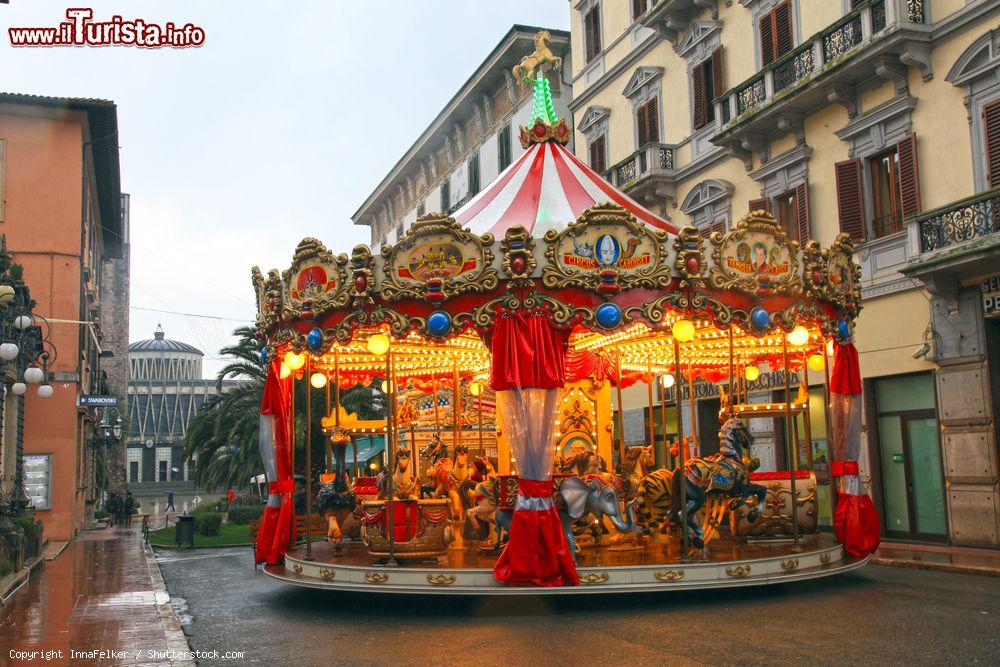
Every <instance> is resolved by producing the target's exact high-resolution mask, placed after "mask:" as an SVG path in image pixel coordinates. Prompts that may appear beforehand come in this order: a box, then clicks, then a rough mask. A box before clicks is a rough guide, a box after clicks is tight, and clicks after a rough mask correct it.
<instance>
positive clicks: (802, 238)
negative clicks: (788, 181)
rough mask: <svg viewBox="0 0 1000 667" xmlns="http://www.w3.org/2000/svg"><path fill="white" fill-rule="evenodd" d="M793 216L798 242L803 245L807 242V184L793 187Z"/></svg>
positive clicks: (808, 230) (808, 232)
mask: <svg viewBox="0 0 1000 667" xmlns="http://www.w3.org/2000/svg"><path fill="white" fill-rule="evenodd" d="M795 215H796V218H797V220H796V223H797V225H798V230H797V231H798V235H799V238H798V241H799V243H805V242H806V241H808V240H809V234H810V232H811V230H810V229H809V184H808V183H799V184H798V185H796V186H795Z"/></svg>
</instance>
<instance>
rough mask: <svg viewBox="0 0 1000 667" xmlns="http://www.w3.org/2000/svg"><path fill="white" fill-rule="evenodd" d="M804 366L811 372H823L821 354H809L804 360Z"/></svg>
mask: <svg viewBox="0 0 1000 667" xmlns="http://www.w3.org/2000/svg"><path fill="white" fill-rule="evenodd" d="M806 365H807V366H809V370H811V371H821V370H823V355H822V354H810V355H809V358H808V359H806Z"/></svg>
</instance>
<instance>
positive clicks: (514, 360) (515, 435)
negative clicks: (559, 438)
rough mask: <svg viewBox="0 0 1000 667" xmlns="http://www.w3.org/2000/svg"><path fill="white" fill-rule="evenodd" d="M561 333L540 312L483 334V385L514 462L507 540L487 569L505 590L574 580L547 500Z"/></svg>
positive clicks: (563, 343) (508, 316)
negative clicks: (486, 375)
mask: <svg viewBox="0 0 1000 667" xmlns="http://www.w3.org/2000/svg"><path fill="white" fill-rule="evenodd" d="M568 340H569V333H568V332H567V331H560V330H556V329H554V328H553V327H552V326H551V324H550V323H549V321H548V319H547V318H546V317H545V315H544V314H542V313H538V312H524V311H514V312H510V313H504V314H502V315H500V316H499V317H498V318H497V320H496V324H495V327H494V329H493V332H492V336H491V337H490V341H489V344H490V348H491V352H492V353H493V366H492V375H491V386H492V388H493V390H494V391H496V392H497V394H496V395H497V411H498V412H499V414H500V417H501V420H502V422H503V424H504V428H505V433H506V436H507V441H508V443H509V444H510V448H511V451H512V453H513V455H514V458H515V460H516V461H517V465H518V471H519V473H520V477H519V479H518V484H517V486H518V494H517V502H516V504H515V507H514V514H513V517H512V519H511V528H510V539H509V540H508V542H507V546H506V547H505V548H504V551H503V553H502V554H500V558H499V559H498V560H497V563H496V566H495V567H494V569H493V576H494V577H495V578H496V579H497V581H500V582H503V583H505V584H508V585H511V586H566V585H576V584H579V583H580V579H579V576H578V575H577V572H576V565H575V564H574V561H573V554H571V553H570V551H569V546H568V545H567V543H566V537H565V535H564V534H563V530H562V524H561V522H560V519H559V514H558V512H557V511H556V509H555V506H554V504H553V501H552V460H553V453H554V448H555V441H554V435H555V419H556V411H557V409H558V405H559V400H560V396H561V393H562V389H563V385H564V384H565V358H566V348H567V345H568Z"/></svg>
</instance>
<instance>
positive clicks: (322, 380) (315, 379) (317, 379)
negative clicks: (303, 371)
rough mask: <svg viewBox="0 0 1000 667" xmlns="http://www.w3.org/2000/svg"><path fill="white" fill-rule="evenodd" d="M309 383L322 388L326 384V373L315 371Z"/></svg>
mask: <svg viewBox="0 0 1000 667" xmlns="http://www.w3.org/2000/svg"><path fill="white" fill-rule="evenodd" d="M309 384H311V385H312V386H313V387H315V388H316V389H322V388H323V387H325V386H326V373H313V374H312V375H311V376H310V377H309Z"/></svg>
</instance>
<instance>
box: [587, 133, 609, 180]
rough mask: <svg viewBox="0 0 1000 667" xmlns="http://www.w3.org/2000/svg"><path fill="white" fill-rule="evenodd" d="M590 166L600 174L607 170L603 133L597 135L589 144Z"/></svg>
mask: <svg viewBox="0 0 1000 667" xmlns="http://www.w3.org/2000/svg"><path fill="white" fill-rule="evenodd" d="M590 168H591V169H593V170H594V171H596V172H597V173H598V174H600V175H602V176H603V175H604V172H605V171H607V169H608V167H607V152H606V151H605V148H604V135H603V134H602V135H601V136H599V137H597V138H596V139H594V141H593V142H591V144H590Z"/></svg>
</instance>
